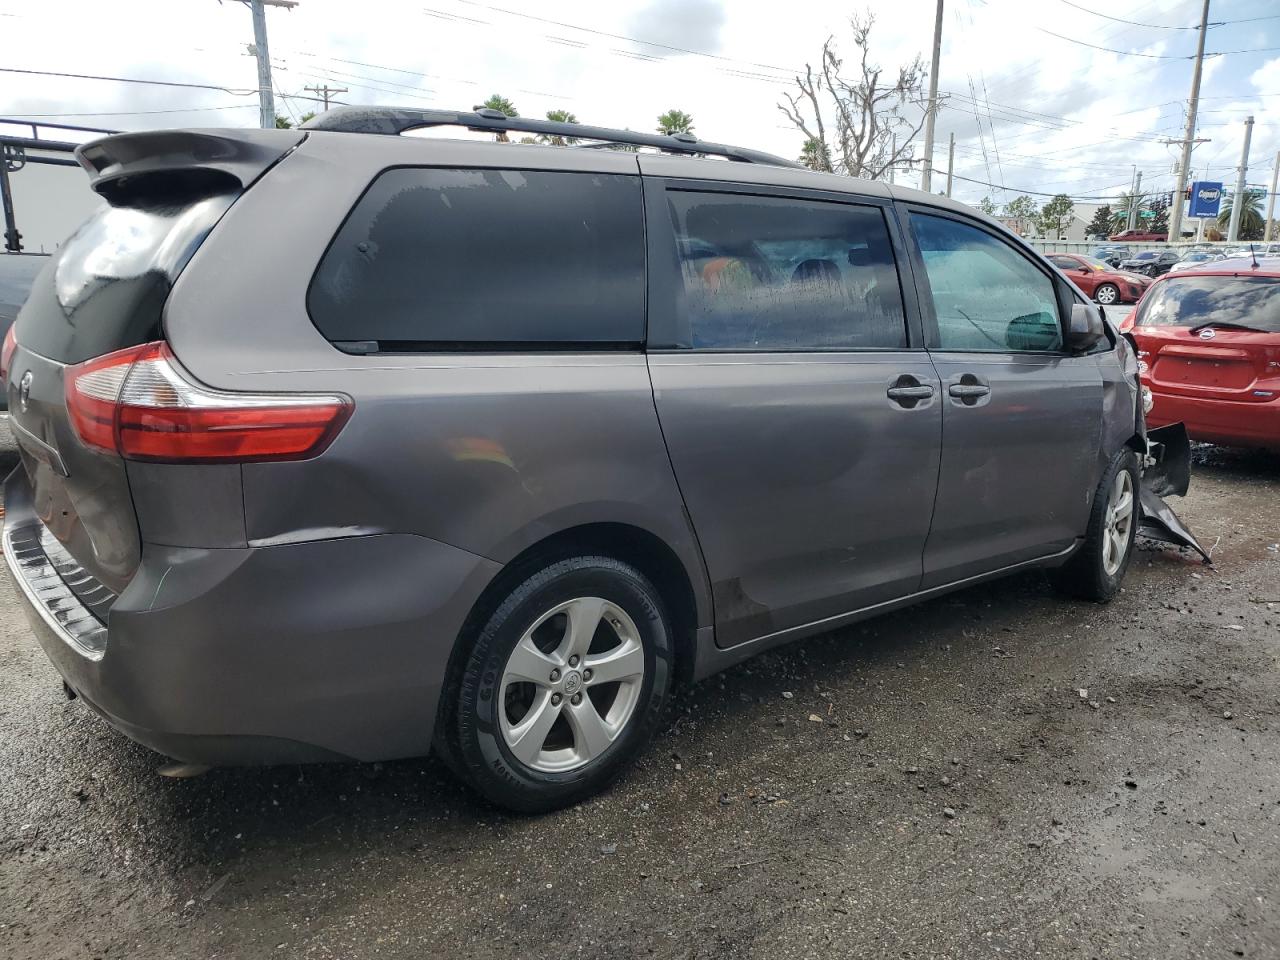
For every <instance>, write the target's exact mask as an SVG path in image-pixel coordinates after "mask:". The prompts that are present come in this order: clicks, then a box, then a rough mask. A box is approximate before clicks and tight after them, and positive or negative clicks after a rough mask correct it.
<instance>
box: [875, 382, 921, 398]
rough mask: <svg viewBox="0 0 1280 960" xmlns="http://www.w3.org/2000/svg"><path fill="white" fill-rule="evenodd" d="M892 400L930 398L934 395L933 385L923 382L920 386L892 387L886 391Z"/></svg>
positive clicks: (886, 394)
mask: <svg viewBox="0 0 1280 960" xmlns="http://www.w3.org/2000/svg"><path fill="white" fill-rule="evenodd" d="M885 396H887V397H888V398H889V399H890V400H928V399H929V398H930V397H932V396H933V387H931V386H929V385H928V384H921V385H920V386H918V387H890V388H889V389H888V390H886V391H885Z"/></svg>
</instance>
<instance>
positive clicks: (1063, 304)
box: [895, 201, 1076, 360]
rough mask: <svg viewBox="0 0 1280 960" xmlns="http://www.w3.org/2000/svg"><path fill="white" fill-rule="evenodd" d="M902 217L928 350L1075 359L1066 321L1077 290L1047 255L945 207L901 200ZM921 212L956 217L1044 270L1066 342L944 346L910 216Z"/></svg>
mask: <svg viewBox="0 0 1280 960" xmlns="http://www.w3.org/2000/svg"><path fill="white" fill-rule="evenodd" d="M895 206H896V207H897V208H898V210H899V214H900V216H901V218H902V223H903V226H902V230H903V234H904V236H905V237H906V240H907V244H908V247H909V249H910V256H911V264H912V267H913V270H914V272H915V276H916V296H917V297H918V298H919V300H920V320H921V324H922V325H923V327H924V343H925V349H926V350H928V351H929V352H930V353H936V354H965V355H969V356H974V355H976V356H984V357H1016V358H1031V357H1042V358H1050V359H1059V360H1060V359H1064V358H1066V359H1074V358H1075V356H1076V355H1075V354H1072V353H1071V352H1070V351H1069V350H1067V348H1066V338H1067V327H1066V322H1065V320H1064V316H1065V315H1066V312H1067V311H1069V310H1070V309H1071V307H1070V304H1071V302H1072V301H1073V300H1075V299H1076V296H1075V291H1074V290H1071V289H1070V287H1069V285H1068V284H1067V283H1066V281H1065V280H1064V279H1063V278H1062V276H1061V275H1060V274H1058V273H1057V271H1056V269H1055V268H1054V267H1053V265H1052V264H1050V263H1049V261H1048V259H1047V258H1043V257H1042V255H1041V254H1040V253H1038V252H1037V251H1036V250H1035V248H1033V247H1031V246H1030V245H1028V244H1027V243H1025V242H1024V241H1023V240H1022V239H1021V238H1020V237H1017V236H1015V235H1013V234H1009V235H1007V236H1006V235H1004V234H1002V233H1001V232H999V231H997V230H993V229H992V228H991V227H990V226H989V225H988V224H985V223H983V222H982V221H981V220H977V219H975V218H973V217H969V216H966V215H964V214H962V213H959V212H957V211H954V210H948V209H945V208H943V207H931V206H927V205H925V204H922V203H904V202H902V201H899V202H897V203H896V204H895ZM913 213H914V214H919V215H920V216H926V217H939V218H941V219H944V220H953V221H955V222H956V223H959V224H963V225H964V226H967V227H972V228H973V229H975V230H980V231H981V232H983V233H985V234H987V235H988V236H990V237H991V238H993V239H995V240H998V241H1000V242H1001V243H1003V244H1004V245H1005V246H1006V247H1008V248H1009V249H1011V250H1012V251H1013V252H1014V253H1016V254H1018V255H1019V256H1021V257H1022V259H1024V260H1026V261H1028V262H1029V263H1030V264H1031V265H1032V266H1034V267H1035V268H1036V269H1037V270H1039V271H1040V273H1042V274H1043V275H1044V276H1045V277H1046V279H1048V281H1049V283H1050V284H1051V285H1052V287H1053V293H1054V302H1055V304H1056V307H1057V311H1058V329H1059V330H1060V331H1061V332H1062V341H1063V345H1062V346H1061V347H1060V348H1059V349H1057V350H960V349H955V348H951V347H943V346H941V334H940V332H939V329H938V315H937V313H936V311H935V310H934V306H933V291H932V289H931V288H930V287H929V273H928V271H927V269H926V268H925V264H924V255H923V254H922V253H921V252H920V245H919V243H917V242H916V236H915V232H914V231H913V230H912V229H911V215H912V214H913Z"/></svg>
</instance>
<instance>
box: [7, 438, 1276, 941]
mask: <svg viewBox="0 0 1280 960" xmlns="http://www.w3.org/2000/svg"><path fill="white" fill-rule="evenodd" d="M1198 457H1199V460H1200V462H1199V463H1198V464H1197V472H1196V476H1195V479H1194V481H1193V489H1192V492H1191V495H1190V496H1189V497H1188V498H1187V499H1186V500H1184V501H1176V500H1175V501H1174V505H1175V508H1176V509H1178V510H1179V512H1180V513H1181V515H1182V516H1183V517H1184V519H1185V520H1187V522H1188V523H1189V524H1190V525H1191V527H1192V529H1194V530H1195V531H1196V532H1197V533H1198V534H1199V535H1200V537H1201V538H1202V540H1203V541H1204V543H1205V545H1206V546H1211V547H1213V555H1214V558H1215V561H1216V565H1215V566H1214V567H1213V568H1207V567H1204V566H1202V565H1200V563H1199V562H1198V561H1196V560H1195V559H1193V558H1191V557H1189V556H1185V555H1181V554H1179V553H1178V552H1176V551H1174V550H1172V549H1165V548H1162V547H1159V546H1158V545H1155V544H1151V543H1145V542H1144V543H1143V544H1142V552H1141V553H1140V554H1139V555H1138V556H1137V557H1136V560H1135V563H1134V565H1133V566H1132V568H1131V569H1130V572H1129V578H1128V581H1127V586H1126V589H1125V592H1124V593H1123V595H1122V596H1121V597H1120V598H1119V599H1117V600H1116V601H1115V602H1114V603H1112V604H1110V605H1109V606H1105V607H1101V606H1093V605H1089V604H1082V603H1076V602H1068V601H1064V600H1061V599H1058V598H1056V597H1054V596H1053V595H1052V594H1051V593H1050V592H1049V591H1048V589H1047V587H1046V584H1045V582H1044V579H1043V577H1042V576H1040V575H1027V576H1023V577H1020V578H1017V579H1013V580H1009V581H1006V582H1002V583H998V584H995V585H990V586H986V587H982V588H976V589H973V590H970V591H967V592H965V593H961V594H956V595H952V596H950V597H946V598H943V599H941V600H938V601H935V602H932V603H929V604H927V605H925V606H921V607H918V608H916V609H913V610H910V611H906V612H902V613H896V614H893V615H892V616H888V617H885V618H883V619H880V620H876V621H872V622H869V623H866V624H863V625H860V626H857V627H854V628H851V629H847V630H843V631H839V632H835V633H832V634H830V635H828V636H825V637H822V638H818V639H815V640H810V641H808V642H804V643H801V644H799V645H796V646H792V647H790V648H787V649H785V650H783V651H782V652H780V653H776V654H773V655H769V656H766V657H764V658H761V659H758V660H755V661H753V662H750V663H747V664H744V665H743V666H741V667H739V668H737V669H735V670H733V671H731V672H729V673H727V674H725V675H723V676H720V677H716V678H713V679H711V680H709V681H707V682H705V683H703V684H702V685H700V686H699V687H697V688H695V689H694V690H692V691H690V692H687V693H685V694H684V695H683V697H682V701H681V703H680V704H679V708H678V710H677V711H676V713H675V715H674V718H673V721H672V723H671V724H670V725H669V726H668V727H667V729H666V730H665V731H664V732H662V733H661V734H660V735H659V736H658V738H657V739H656V741H655V742H654V743H653V745H652V747H651V748H650V750H649V751H648V753H647V755H646V756H645V757H644V759H643V760H642V761H641V763H640V764H639V765H638V767H637V768H636V769H635V770H634V771H633V772H632V773H630V774H629V775H628V776H626V777H625V778H624V779H623V780H622V781H621V782H620V783H619V784H617V785H616V786H615V787H614V788H613V789H611V790H610V791H609V792H608V793H607V794H605V795H604V796H602V797H600V798H598V799H597V800H594V801H592V802H590V803H587V804H584V805H582V806H580V807H577V808H576V809H572V810H568V811H564V812H561V813H558V814H554V815H550V816H545V817H540V818H533V819H528V818H518V817H512V816H507V815H504V814H501V813H498V812H495V811H493V810H491V809H489V808H486V807H485V806H483V805H482V804H481V803H480V802H478V801H477V800H476V798H475V797H474V796H473V795H471V794H469V793H468V792H467V791H465V790H464V789H463V788H461V787H459V786H457V785H456V784H455V783H454V782H453V781H452V780H451V779H450V778H449V777H448V775H447V774H446V773H445V772H444V770H443V768H442V767H441V766H440V765H439V764H437V763H435V762H434V761H430V760H425V761H413V762H400V763H394V764H385V765H371V766H360V765H347V766H325V767H285V768H275V769H256V770H216V771H213V772H211V773H209V774H207V775H205V776H203V777H199V778H196V779H191V780H182V781H175V780H167V779H163V778H161V777H159V776H157V775H156V773H155V770H156V767H157V765H158V763H159V762H160V758H159V757H157V756H156V755H155V754H152V753H150V752H149V751H147V750H144V749H142V748H140V747H137V746H135V745H133V744H131V743H130V742H129V741H127V740H125V739H124V738H123V737H121V736H119V735H117V734H115V733H113V732H112V731H111V730H110V729H108V728H107V727H106V726H105V725H104V724H102V723H101V722H99V721H98V720H97V719H96V718H94V717H93V716H91V715H90V714H89V713H88V711H86V710H85V709H84V708H83V707H82V706H81V705H80V704H78V703H68V702H66V701H65V700H64V698H63V695H62V692H61V688H60V685H59V683H58V678H57V676H56V675H55V673H54V671H53V669H52V667H50V666H49V664H48V663H47V662H46V660H45V658H44V656H43V655H42V654H41V652H40V651H39V649H38V648H37V647H36V645H35V643H34V641H32V640H31V639H30V637H29V635H28V631H27V627H26V624H25V621H24V620H23V618H22V616H21V614H20V612H19V610H18V608H17V606H16V604H15V603H14V601H13V600H12V599H11V593H10V588H9V585H8V584H5V583H0V956H3V957H11V958H39V960H53V958H89V957H130V958H135V957H145V958H151V957H156V958H162V957H163V958H169V957H174V958H187V957H191V958H195V957H199V958H211V957H224V958H227V957H234V958H240V957H254V958H256V957H321V958H364V957H403V958H409V957H412V958H423V957H465V958H470V957H476V958H489V957H504V958H512V957H514V958H525V957H528V958H535V957H536V958H543V957H549V956H570V957H658V958H666V957H672V958H676V957H679V958H684V957H690V958H692V957H701V958H720V957H725V958H732V957H769V958H774V957H778V958H792V957H797V958H798V957H805V958H808V957H814V958H819V957H822V958H825V957H857V958H866V957H930V958H933V957H982V958H988V957H993V956H1008V957H1015V958H1031V957H1080V958H1089V957H1098V958H1124V957H1134V958H1139V957H1140V958H1157V960H1166V958H1175V957H1223V958H1230V957H1236V956H1245V957H1280V902H1278V901H1280V666H1278V655H1280V545H1278V544H1280V496H1278V494H1280V458H1275V457H1266V456H1262V455H1258V454H1246V453H1228V452H1223V451H1215V450H1211V449H1210V450H1202V451H1200V452H1199V453H1198ZM0 580H3V576H0Z"/></svg>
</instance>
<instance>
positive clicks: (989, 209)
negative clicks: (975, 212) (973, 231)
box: [978, 197, 1000, 217]
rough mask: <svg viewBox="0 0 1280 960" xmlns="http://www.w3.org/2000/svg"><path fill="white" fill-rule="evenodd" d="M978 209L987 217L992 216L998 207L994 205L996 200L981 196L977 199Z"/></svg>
mask: <svg viewBox="0 0 1280 960" xmlns="http://www.w3.org/2000/svg"><path fill="white" fill-rule="evenodd" d="M978 209H979V210H981V211H982V212H983V213H985V214H986V215H987V216H988V217H994V216H995V215H996V212H997V211H998V210H999V209H1000V208H999V207H997V206H996V202H995V201H994V200H992V199H991V198H990V197H983V198H982V199H981V200H979V201H978Z"/></svg>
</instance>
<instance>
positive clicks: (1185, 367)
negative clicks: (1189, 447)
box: [1132, 257, 1280, 450]
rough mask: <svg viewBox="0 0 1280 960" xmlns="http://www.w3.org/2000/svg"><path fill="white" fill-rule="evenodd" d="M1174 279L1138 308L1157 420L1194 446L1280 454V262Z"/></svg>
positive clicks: (1145, 376)
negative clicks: (1180, 429) (1178, 426)
mask: <svg viewBox="0 0 1280 960" xmlns="http://www.w3.org/2000/svg"><path fill="white" fill-rule="evenodd" d="M1253 262H1254V261H1253V260H1252V258H1250V259H1248V260H1243V259H1238V260H1224V261H1221V262H1219V263H1211V264H1204V265H1201V266H1200V267H1197V268H1195V269H1194V270H1187V271H1179V272H1178V273H1176V274H1168V275H1166V276H1164V277H1162V278H1160V279H1159V280H1158V281H1156V283H1155V284H1153V285H1152V287H1151V290H1150V291H1149V292H1148V294H1147V296H1146V297H1145V298H1144V299H1143V301H1142V303H1141V305H1140V306H1139V307H1138V309H1137V311H1135V315H1134V325H1133V331H1132V332H1133V336H1134V338H1135V339H1136V341H1137V344H1138V349H1139V351H1140V352H1139V357H1140V358H1141V360H1142V363H1141V364H1140V365H1139V370H1140V372H1141V375H1142V380H1143V383H1144V384H1145V385H1146V386H1147V387H1148V388H1149V389H1150V390H1151V398H1152V409H1151V412H1150V414H1149V417H1148V419H1149V420H1150V422H1151V423H1154V424H1161V423H1172V422H1174V421H1182V422H1184V423H1185V424H1186V426H1187V431H1188V433H1189V434H1190V435H1191V438H1192V439H1193V440H1204V441H1207V442H1209V443H1218V444H1223V445H1225V446H1232V447H1263V448H1268V449H1271V450H1280V257H1276V258H1260V259H1259V260H1258V261H1257V263H1258V266H1257V267H1254V266H1253Z"/></svg>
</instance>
